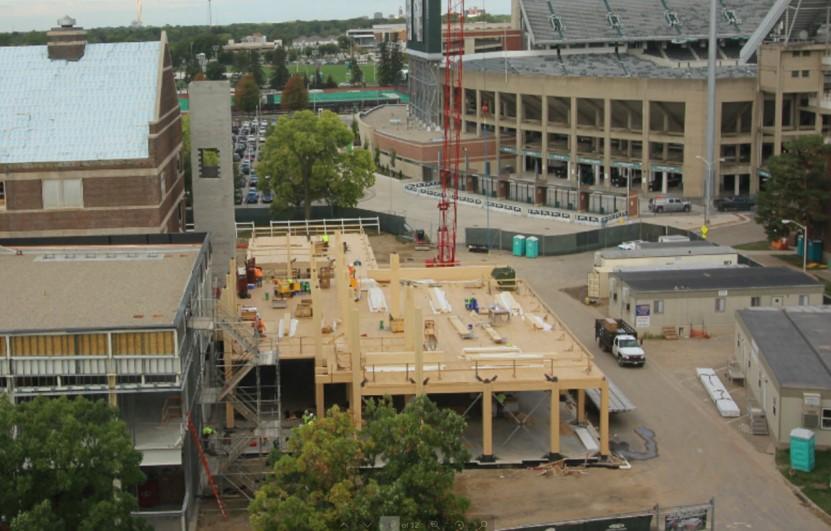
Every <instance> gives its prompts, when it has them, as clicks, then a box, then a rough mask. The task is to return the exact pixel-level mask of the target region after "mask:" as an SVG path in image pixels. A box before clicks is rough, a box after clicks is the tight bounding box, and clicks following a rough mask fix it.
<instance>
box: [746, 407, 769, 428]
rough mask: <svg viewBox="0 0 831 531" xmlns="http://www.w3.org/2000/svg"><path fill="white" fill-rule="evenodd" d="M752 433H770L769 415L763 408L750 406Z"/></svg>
mask: <svg viewBox="0 0 831 531" xmlns="http://www.w3.org/2000/svg"><path fill="white" fill-rule="evenodd" d="M750 433H752V434H753V435H768V434H769V433H770V431H769V430H768V419H767V415H765V411H764V410H763V409H761V408H758V407H751V408H750Z"/></svg>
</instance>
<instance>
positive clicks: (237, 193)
mask: <svg viewBox="0 0 831 531" xmlns="http://www.w3.org/2000/svg"><path fill="white" fill-rule="evenodd" d="M234 204H235V205H241V204H242V190H241V189H239V188H234Z"/></svg>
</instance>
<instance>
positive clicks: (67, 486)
mask: <svg viewBox="0 0 831 531" xmlns="http://www.w3.org/2000/svg"><path fill="white" fill-rule="evenodd" d="M140 463H141V453H139V452H137V451H136V450H135V449H134V448H133V443H132V441H131V439H130V436H129V434H128V433H127V429H126V427H125V425H124V423H123V422H122V421H120V420H119V419H118V414H117V413H116V411H115V410H114V409H112V408H110V407H109V406H108V405H107V404H106V403H105V402H102V401H89V400H85V399H84V398H77V399H74V400H70V399H68V398H66V397H62V398H57V399H49V398H43V397H39V398H37V399H35V400H33V401H31V402H25V403H22V404H18V405H15V406H13V405H11V404H10V403H9V402H8V400H7V399H5V398H3V399H0V477H2V482H0V516H2V518H3V519H4V521H6V522H10V523H11V528H12V530H18V529H19V530H36V529H50V530H67V531H69V530H76V529H78V530H89V531H92V530H99V529H113V530H125V531H129V530H137V529H148V527H147V525H146V524H145V523H144V522H143V521H141V520H137V519H134V518H133V517H131V516H130V512H131V511H135V510H137V509H138V505H137V503H136V499H135V497H134V496H133V494H132V493H131V489H132V488H133V487H134V486H135V485H137V484H138V483H139V482H141V481H142V479H143V476H142V473H141V470H140V469H139V464H140Z"/></svg>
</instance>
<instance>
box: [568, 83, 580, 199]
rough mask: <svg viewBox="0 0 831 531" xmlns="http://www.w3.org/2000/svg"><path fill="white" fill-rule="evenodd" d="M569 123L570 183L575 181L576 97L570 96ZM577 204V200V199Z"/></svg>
mask: <svg viewBox="0 0 831 531" xmlns="http://www.w3.org/2000/svg"><path fill="white" fill-rule="evenodd" d="M568 121H569V125H570V126H571V138H570V139H569V142H570V144H569V148H570V149H569V151H570V156H571V163H570V166H571V167H570V168H569V172H568V181H569V182H570V183H572V184H574V183H576V182H577V97H576V96H572V97H571V99H570V102H569V118H568ZM578 204H579V200H578Z"/></svg>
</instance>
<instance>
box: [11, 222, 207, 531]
mask: <svg viewBox="0 0 831 531" xmlns="http://www.w3.org/2000/svg"><path fill="white" fill-rule="evenodd" d="M117 241H118V243H114V242H113V239H112V238H110V237H56V238H41V239H32V238H21V239H9V240H2V241H0V300H2V301H3V303H4V306H5V307H6V308H7V310H8V311H5V312H2V313H0V393H5V394H6V395H7V396H8V398H9V399H11V400H12V401H15V402H18V401H23V400H28V399H31V398H33V397H36V396H61V395H67V396H85V397H87V398H90V399H100V400H107V401H108V402H109V403H110V404H111V405H113V406H115V407H116V408H118V410H119V413H120V414H121V416H122V418H123V419H124V421H125V422H126V424H127V427H128V430H129V432H130V435H131V437H132V439H133V443H134V445H135V448H136V449H137V450H139V451H140V452H141V453H142V461H141V470H142V472H143V473H144V475H145V476H146V478H147V479H146V481H145V482H144V483H143V484H142V485H140V486H139V487H138V489H137V491H136V492H135V494H136V495H137V498H138V502H139V507H140V509H139V511H138V512H137V513H136V515H137V516H139V517H142V518H144V519H146V520H147V521H148V522H149V523H151V524H152V525H153V526H155V527H156V528H159V529H182V530H185V529H188V525H189V522H192V521H193V517H194V515H195V507H196V505H195V503H194V501H195V496H196V494H197V493H198V492H199V490H200V475H201V474H200V470H199V467H200V463H199V460H198V453H199V452H198V448H197V444H196V442H195V441H194V439H193V438H192V437H190V436H189V435H188V432H187V427H188V424H189V423H190V424H192V425H193V426H194V427H195V429H197V430H201V429H202V426H203V425H204V424H203V411H202V408H201V407H199V402H200V398H201V391H202V387H203V384H204V379H205V377H206V366H205V364H204V360H205V359H206V356H207V353H208V352H209V351H210V346H211V333H209V332H207V331H204V330H200V329H198V328H194V327H193V326H192V316H194V315H197V314H201V313H203V312H205V311H206V310H207V308H206V306H209V304H207V303H206V301H209V300H210V298H211V281H210V278H211V272H210V246H209V245H208V243H207V239H206V235H205V234H197V233H189V234H168V235H150V236H119V237H118V239H117ZM149 242H152V243H149ZM12 309H13V311H12ZM197 441H198V439H197Z"/></svg>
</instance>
